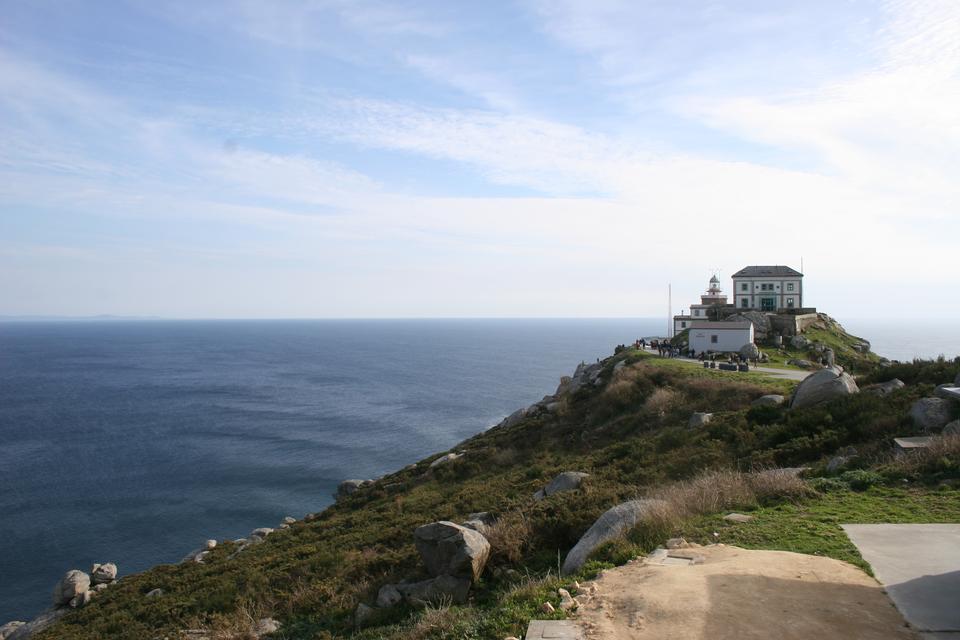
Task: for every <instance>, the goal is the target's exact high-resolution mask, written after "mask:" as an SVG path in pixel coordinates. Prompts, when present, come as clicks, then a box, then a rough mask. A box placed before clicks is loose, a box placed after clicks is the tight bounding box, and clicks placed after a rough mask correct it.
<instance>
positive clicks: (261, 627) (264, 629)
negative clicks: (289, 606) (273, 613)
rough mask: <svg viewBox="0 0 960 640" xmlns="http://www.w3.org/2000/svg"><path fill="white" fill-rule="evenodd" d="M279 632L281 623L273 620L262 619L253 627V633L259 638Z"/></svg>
mask: <svg viewBox="0 0 960 640" xmlns="http://www.w3.org/2000/svg"><path fill="white" fill-rule="evenodd" d="M277 631H280V622H279V621H277V620H274V619H273V618H260V619H259V620H257V624H255V625H254V626H253V633H254V635H256V636H257V637H258V638H259V637H260V636H265V635H267V634H270V633H276V632H277Z"/></svg>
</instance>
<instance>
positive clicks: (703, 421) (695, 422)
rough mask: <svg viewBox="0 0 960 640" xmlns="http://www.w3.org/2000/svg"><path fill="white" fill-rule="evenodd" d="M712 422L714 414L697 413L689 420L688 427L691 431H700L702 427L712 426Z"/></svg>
mask: <svg viewBox="0 0 960 640" xmlns="http://www.w3.org/2000/svg"><path fill="white" fill-rule="evenodd" d="M711 420H713V414H712V413H703V412H700V411H697V412H694V414H693V415H691V416H690V419H689V420H687V427H688V428H690V429H699V428H700V427H705V426H707V425H708V424H710V421H711Z"/></svg>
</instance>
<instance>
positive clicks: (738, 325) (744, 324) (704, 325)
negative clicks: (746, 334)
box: [690, 320, 753, 331]
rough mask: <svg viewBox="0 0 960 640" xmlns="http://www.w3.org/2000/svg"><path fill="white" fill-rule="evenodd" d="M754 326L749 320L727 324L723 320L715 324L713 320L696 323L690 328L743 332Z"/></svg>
mask: <svg viewBox="0 0 960 640" xmlns="http://www.w3.org/2000/svg"><path fill="white" fill-rule="evenodd" d="M752 326H753V323H752V322H750V321H749V320H744V321H735V322H727V321H726V320H721V321H719V322H713V321H711V320H702V321H700V322H694V323H693V324H691V325H690V328H691V329H711V330H712V329H728V330H730V329H739V330H741V331H742V330H744V329H749V328H750V327H752Z"/></svg>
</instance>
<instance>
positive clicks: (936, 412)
mask: <svg viewBox="0 0 960 640" xmlns="http://www.w3.org/2000/svg"><path fill="white" fill-rule="evenodd" d="M910 417H911V418H912V419H913V422H914V424H916V425H917V426H918V427H920V428H921V429H923V430H924V431H928V432H929V431H939V430H940V429H942V428H943V427H945V426H946V425H947V424H948V423H949V422H950V421H951V420H952V419H953V403H952V402H951V401H950V400H944V399H943V398H921V399H919V400H917V401H916V402H914V403H913V406H912V407H910Z"/></svg>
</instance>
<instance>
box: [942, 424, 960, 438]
mask: <svg viewBox="0 0 960 640" xmlns="http://www.w3.org/2000/svg"><path fill="white" fill-rule="evenodd" d="M940 433H942V434H943V435H945V436H960V420H954V421H953V422H950V423H947V425H946V426H944V427H943V431H941V432H940Z"/></svg>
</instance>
